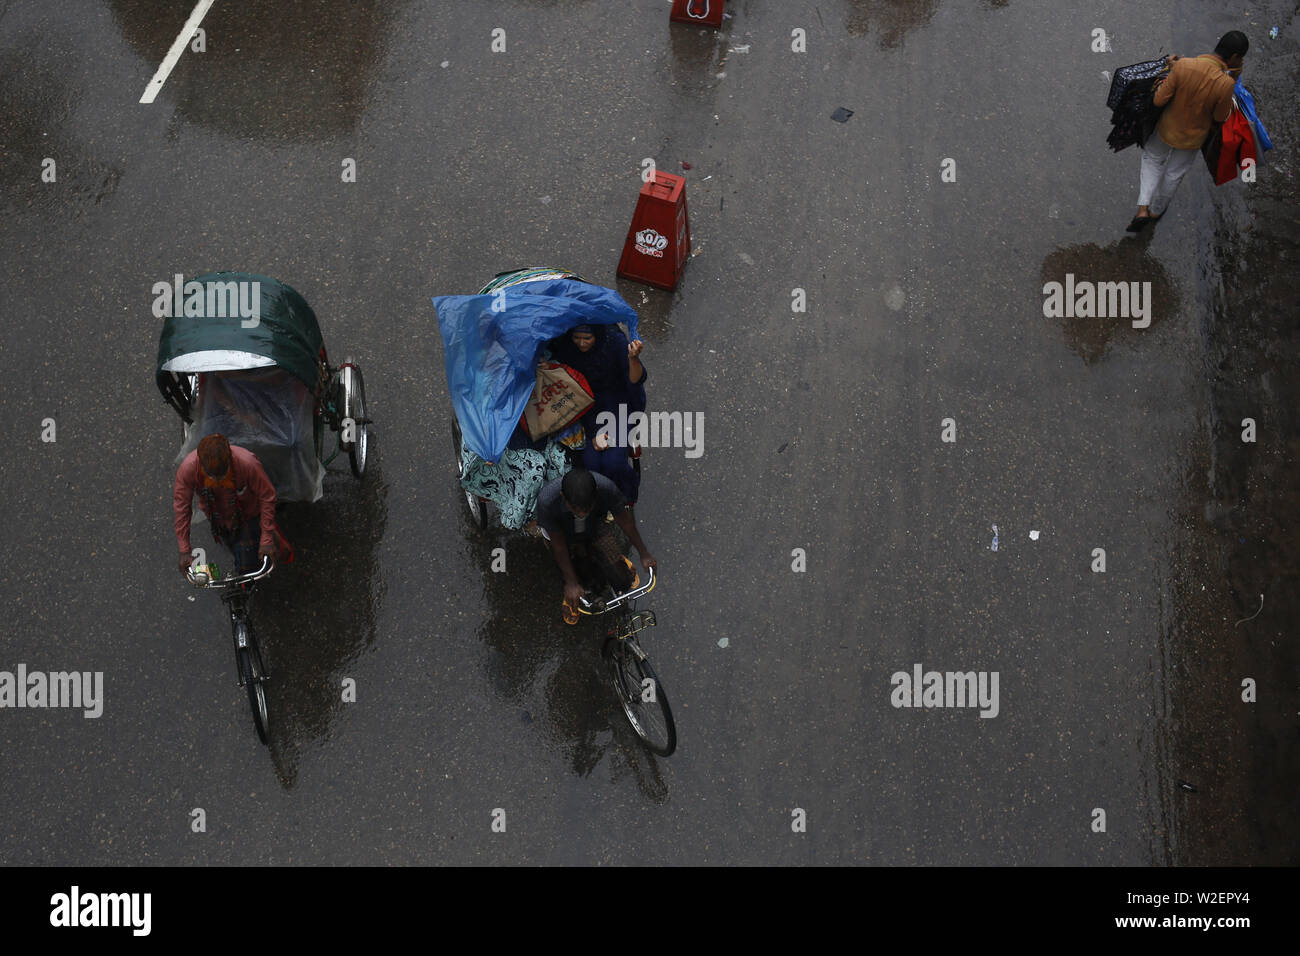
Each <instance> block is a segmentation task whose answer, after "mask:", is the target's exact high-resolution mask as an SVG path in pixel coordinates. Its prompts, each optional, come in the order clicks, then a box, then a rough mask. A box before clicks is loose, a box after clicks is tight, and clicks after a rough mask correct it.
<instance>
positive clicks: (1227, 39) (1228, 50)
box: [1214, 30, 1250, 60]
mask: <svg viewBox="0 0 1300 956" xmlns="http://www.w3.org/2000/svg"><path fill="white" fill-rule="evenodd" d="M1249 48H1250V41H1249V40H1247V39H1246V34H1244V33H1242V32H1241V31H1240V30H1229V31H1228V32H1227V33H1225V34H1224V35H1223V36H1221V37H1220V38H1219V45H1218V46H1216V47H1215V48H1214V55H1215V56H1217V57H1220V58H1221V59H1224V60H1226V59H1228V58H1229V57H1234V56H1245V55H1246V51H1247V50H1248V49H1249Z"/></svg>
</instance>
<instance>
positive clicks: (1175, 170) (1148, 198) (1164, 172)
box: [1138, 132, 1201, 216]
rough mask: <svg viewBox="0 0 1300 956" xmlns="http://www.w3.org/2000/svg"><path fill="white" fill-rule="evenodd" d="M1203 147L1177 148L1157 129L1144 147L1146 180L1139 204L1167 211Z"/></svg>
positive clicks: (1157, 211) (1157, 212)
mask: <svg viewBox="0 0 1300 956" xmlns="http://www.w3.org/2000/svg"><path fill="white" fill-rule="evenodd" d="M1200 152H1201V151H1200V150H1199V149H1174V148H1173V147H1172V146H1170V145H1169V144H1168V143H1166V142H1165V141H1164V140H1163V139H1161V138H1160V134H1159V133H1155V132H1153V133H1152V134H1151V136H1150V138H1149V139H1148V140H1147V141H1146V145H1145V147H1144V148H1143V150H1142V181H1141V185H1140V188H1139V189H1138V205H1139V206H1150V207H1151V215H1153V216H1160V215H1163V214H1164V211H1165V209H1167V208H1168V206H1169V200H1171V199H1173V198H1174V191H1175V190H1176V189H1178V183H1179V181H1180V180H1181V179H1182V178H1183V176H1185V175H1186V174H1187V171H1188V170H1189V169H1191V168H1192V164H1193V163H1195V162H1196V157H1197V156H1199V155H1200Z"/></svg>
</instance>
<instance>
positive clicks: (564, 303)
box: [433, 279, 637, 462]
mask: <svg viewBox="0 0 1300 956" xmlns="http://www.w3.org/2000/svg"><path fill="white" fill-rule="evenodd" d="M433 305H434V308H435V309H436V310H437V318H438V329H439V331H440V332H441V333H442V344H443V353H444V359H445V362H446V366H447V386H448V388H449V389H450V391H451V400H452V404H453V405H454V407H455V410H456V418H457V420H458V421H459V422H460V428H461V432H462V433H463V435H464V441H465V444H466V445H468V446H469V448H470V449H471V450H472V451H473V452H475V453H476V454H477V455H479V456H480V457H482V458H483V459H485V460H487V461H492V462H495V461H499V460H500V459H501V455H502V454H503V453H504V452H505V449H506V445H507V444H508V443H509V441H510V436H511V434H512V433H513V432H514V430H515V426H516V425H518V424H519V416H520V415H522V414H523V411H524V406H525V405H527V404H528V398H529V396H530V395H531V394H532V391H533V385H534V384H535V382H536V380H537V359H538V352H539V350H540V349H541V347H542V345H543V344H544V343H546V342H547V341H549V340H550V339H553V338H555V337H556V336H559V335H563V334H564V333H565V332H567V331H568V330H569V329H571V328H573V327H574V326H575V325H584V324H586V325H614V324H616V323H619V322H623V323H626V325H627V331H628V338H629V340H631V339H636V338H637V319H636V312H635V310H633V308H632V307H631V306H630V305H628V304H627V303H626V302H625V301H623V298H622V296H620V295H619V294H618V293H617V292H615V291H614V290H613V289H607V288H605V287H603V286H598V285H593V284H591V283H589V282H582V281H579V280H577V279H543V280H538V281H533V282H525V283H520V284H519V285H514V286H510V287H508V288H502V289H497V290H495V291H494V292H492V293H490V294H487V295H441V296H434V298H433Z"/></svg>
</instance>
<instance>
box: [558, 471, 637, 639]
mask: <svg viewBox="0 0 1300 956" xmlns="http://www.w3.org/2000/svg"><path fill="white" fill-rule="evenodd" d="M606 512H610V513H611V514H612V515H613V516H614V523H615V524H617V525H618V526H619V527H620V528H622V529H623V533H624V534H625V535H627V537H628V540H630V541H631V542H632V544H633V546H634V547H635V548H636V550H637V553H639V554H640V555H641V566H642V567H643V568H645V569H646V570H647V571H649V570H650V569H651V568H657V567H658V566H659V565H658V562H657V561H655V558H654V555H652V554H651V553H650V549H649V548H647V547H646V544H645V542H644V541H642V540H641V532H640V531H638V530H637V527H636V519H635V518H634V517H633V516H632V512H631V510H630V509H629V508H628V507H627V499H626V498H624V497H623V493H622V492H620V491H619V490H618V486H617V485H615V484H614V482H612V481H610V480H609V479H608V478H606V477H605V476H604V475H602V474H598V473H596V472H590V471H587V470H586V469H584V468H574V469H573V470H571V471H570V472H569V473H568V474H566V475H565V476H564V477H563V478H556V479H555V480H554V481H551V482H549V483H548V484H547V485H546V487H544V488H543V489H542V492H541V494H540V495H538V497H537V524H538V525H539V526H540V527H541V529H542V536H543V537H544V538H546V539H547V540H548V541H549V542H550V543H551V554H552V556H554V558H555V563H556V564H558V565H559V566H560V573H561V574H563V575H564V608H563V615H564V623H565V624H576V623H577V622H578V610H577V608H578V598H580V597H582V594H583V590H584V589H583V586H582V582H581V580H579V578H578V573H577V571H576V570H575V568H574V557H575V556H579V557H580V556H582V555H583V554H584V553H585V555H586V556H587V557H589V558H590V559H591V560H593V561H594V562H596V563H597V564H598V565H599V566H600V570H601V571H602V572H603V573H604V574H605V575H606V577H607V578H608V579H609V581H610V583H611V584H613V585H614V587H615V589H616V590H620V591H622V590H627V589H628V588H632V587H636V586H637V583H638V579H637V577H636V571H635V570H634V569H633V567H632V562H631V561H629V560H628V559H627V558H626V557H624V556H623V553H622V551H621V549H619V547H618V542H617V540H616V539H615V537H614V533H613V529H612V528H610V527H609V525H608V524H607V523H606V521H605V520H604V519H605V513H606ZM570 545H574V546H575V548H574V550H575V552H576V555H574V556H571V555H570V551H569V548H570Z"/></svg>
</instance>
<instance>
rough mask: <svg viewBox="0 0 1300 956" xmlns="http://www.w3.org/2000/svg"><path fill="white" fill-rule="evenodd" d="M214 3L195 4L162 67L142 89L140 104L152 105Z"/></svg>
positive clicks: (208, 1) (209, 1) (211, 1)
mask: <svg viewBox="0 0 1300 956" xmlns="http://www.w3.org/2000/svg"><path fill="white" fill-rule="evenodd" d="M215 2H216V0H199V2H198V3H197V4H195V6H194V12H192V13H191V14H190V18H189V19H188V20H186V21H185V26H183V27H181V32H180V33H179V34H177V36H176V39H175V40H173V41H172V48H171V49H170V50H168V51H167V56H166V58H165V59H164V60H163V61H162V66H160V67H158V72H157V73H155V74H154V75H153V79H152V80H150V81H149V85H148V86H146V87H145V88H144V96H142V97H140V102H141V103H152V102H153V101H154V97H156V96H157V95H158V91H159V90H161V89H162V88H163V84H164V83H166V82H167V77H169V76H171V74H172V67H174V66H175V65H176V61H177V60H179V59H180V58H181V54H182V53H184V52H185V47H186V46H187V45H188V44H189V42H190V41H191V40H192V39H194V31H195V30H197V29H198V28H199V24H200V23H202V22H203V16H204V14H206V13H207V12H208V8H209V7H211V6H212V4H213V3H215Z"/></svg>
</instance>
